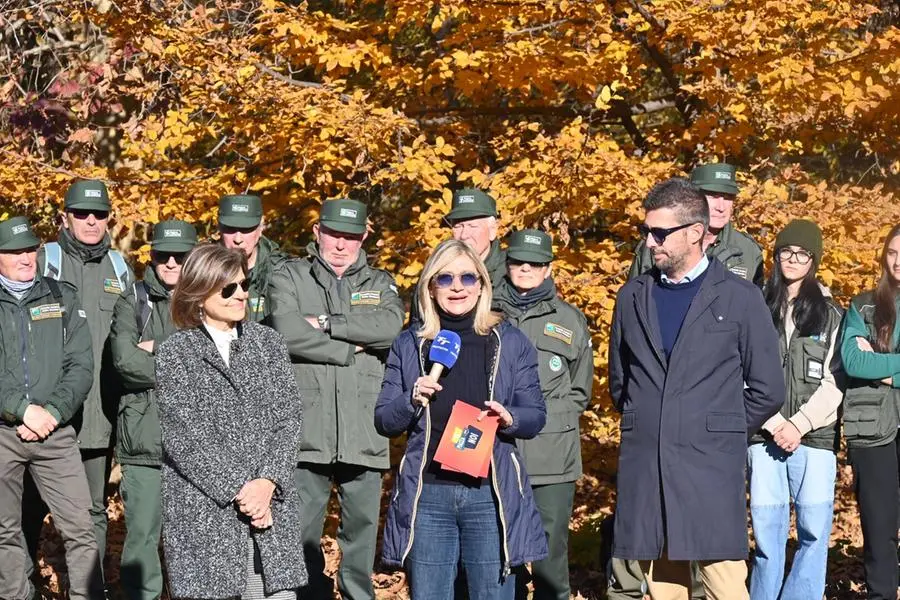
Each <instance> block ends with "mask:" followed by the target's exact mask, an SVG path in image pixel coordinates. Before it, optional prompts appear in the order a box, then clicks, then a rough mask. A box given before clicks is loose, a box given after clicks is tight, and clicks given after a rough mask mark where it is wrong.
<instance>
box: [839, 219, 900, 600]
mask: <svg viewBox="0 0 900 600" xmlns="http://www.w3.org/2000/svg"><path fill="white" fill-rule="evenodd" d="M879 263H880V265H881V277H880V279H879V280H878V285H877V286H876V287H875V289H874V290H872V291H868V292H865V293H864V294H860V295H859V296H857V297H855V298H854V299H853V301H852V302H851V303H850V309H849V310H848V312H847V318H846V320H845V324H844V329H843V333H842V335H841V356H842V358H843V360H844V367H845V369H846V371H847V375H848V376H849V380H848V382H847V395H846V397H845V400H844V436H845V438H846V440H847V447H848V449H849V457H850V464H851V465H852V466H853V478H854V488H855V491H856V501H857V503H858V504H859V517H860V521H861V524H862V532H863V563H864V564H865V568H866V590H867V593H868V598H869V600H876V599H878V600H880V599H884V598H889V599H890V600H895V599H896V597H897V582H898V568H897V519H898V516H900V515H898V506H897V504H898V503H897V493H898V492H897V490H898V488H900V477H898V460H897V456H898V453H900V445H898V441H897V440H898V438H897V426H898V415H897V407H898V400H900V396H898V394H897V388H898V387H900V349H898V346H900V343H898V342H900V328H898V322H897V306H898V294H897V292H898V289H900V225H895V226H894V227H893V228H892V229H891V230H890V232H889V233H888V235H887V238H885V240H884V245H883V247H882V250H881V259H880V261H879Z"/></svg>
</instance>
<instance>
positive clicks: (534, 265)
mask: <svg viewBox="0 0 900 600" xmlns="http://www.w3.org/2000/svg"><path fill="white" fill-rule="evenodd" d="M506 262H508V263H509V266H511V267H521V266H524V265H529V266H530V267H532V268H535V269H540V268H542V267H546V266H547V265H549V264H550V263H549V262H537V261H535V260H518V259H516V258H507V259H506Z"/></svg>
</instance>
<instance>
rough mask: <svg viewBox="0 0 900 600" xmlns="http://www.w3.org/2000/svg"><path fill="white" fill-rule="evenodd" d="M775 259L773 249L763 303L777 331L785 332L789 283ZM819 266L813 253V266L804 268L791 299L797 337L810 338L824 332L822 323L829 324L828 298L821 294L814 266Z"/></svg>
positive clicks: (776, 258)
mask: <svg viewBox="0 0 900 600" xmlns="http://www.w3.org/2000/svg"><path fill="white" fill-rule="evenodd" d="M780 262H781V259H779V258H778V251H777V250H776V252H775V268H774V269H772V274H771V275H769V279H768V280H767V281H766V284H765V286H764V287H763V294H764V295H765V297H766V305H768V307H769V312H770V313H772V322H773V323H775V328H776V329H777V330H778V331H785V327H784V312H785V311H784V309H785V307H787V302H788V284H787V282H786V281H785V279H784V275H783V274H782V273H781V267H780V266H779V263H780ZM818 266H819V257H818V256H813V259H812V266H810V268H809V271H807V273H806V276H805V277H804V278H803V281H801V282H800V289H799V290H798V292H797V297H796V298H794V309H793V311H792V313H791V315H792V318H793V321H794V326H795V327H796V328H797V335H798V336H800V337H809V336H813V335H819V334H820V333H822V332H823V331H825V325H826V324H827V323H828V299H827V298H826V297H825V294H824V293H822V288H821V287H820V286H819V281H818V280H817V279H816V268H817V267H818Z"/></svg>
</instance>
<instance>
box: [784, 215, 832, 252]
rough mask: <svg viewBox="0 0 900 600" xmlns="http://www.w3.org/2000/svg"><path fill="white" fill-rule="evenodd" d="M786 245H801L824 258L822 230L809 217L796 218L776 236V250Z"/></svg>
mask: <svg viewBox="0 0 900 600" xmlns="http://www.w3.org/2000/svg"><path fill="white" fill-rule="evenodd" d="M785 246H800V247H801V248H803V249H804V250H806V251H807V252H809V253H810V254H812V255H813V256H815V257H816V260H818V261H821V260H822V230H821V229H819V226H818V225H816V224H815V223H813V222H812V221H809V220H807V219H794V220H793V221H791V222H790V223H788V224H787V225H785V227H784V229H782V230H781V233H779V234H778V237H776V238H775V250H776V251H778V250H779V249H781V248H784V247H785Z"/></svg>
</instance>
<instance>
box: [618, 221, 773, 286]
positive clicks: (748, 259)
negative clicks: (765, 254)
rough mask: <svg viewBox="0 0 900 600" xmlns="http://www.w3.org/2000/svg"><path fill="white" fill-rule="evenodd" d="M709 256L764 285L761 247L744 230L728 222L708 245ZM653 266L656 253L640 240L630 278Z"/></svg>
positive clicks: (739, 275)
mask: <svg viewBox="0 0 900 600" xmlns="http://www.w3.org/2000/svg"><path fill="white" fill-rule="evenodd" d="M706 254H707V256H709V257H710V258H717V259H719V261H720V262H721V263H722V264H723V265H725V268H726V269H728V270H729V271H731V272H732V273H734V274H735V275H737V276H738V277H741V278H743V279H746V280H747V281H752V282H753V283H755V284H756V285H757V286H759V287H762V285H763V280H764V278H765V272H764V271H763V259H762V250H760V249H759V245H757V243H756V242H754V241H753V238H751V237H750V236H749V235H747V234H746V233H741V232H740V231H738V230H737V229H735V228H734V227H732V226H731V223H729V224H727V225H726V226H725V227H724V228H722V231H721V232H720V233H719V237H718V238H716V241H715V242H713V243H712V244H710V246H709V248H707V249H706ZM652 268H653V257H651V256H650V251H649V250H648V249H647V245H646V242H645V240H641V241H640V243H639V244H638V245H637V247H636V248H635V249H634V262H633V263H631V269H629V271H628V279H634V278H635V277H637V276H638V275H642V274H644V273H646V272H647V271H649V270H650V269H652Z"/></svg>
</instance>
